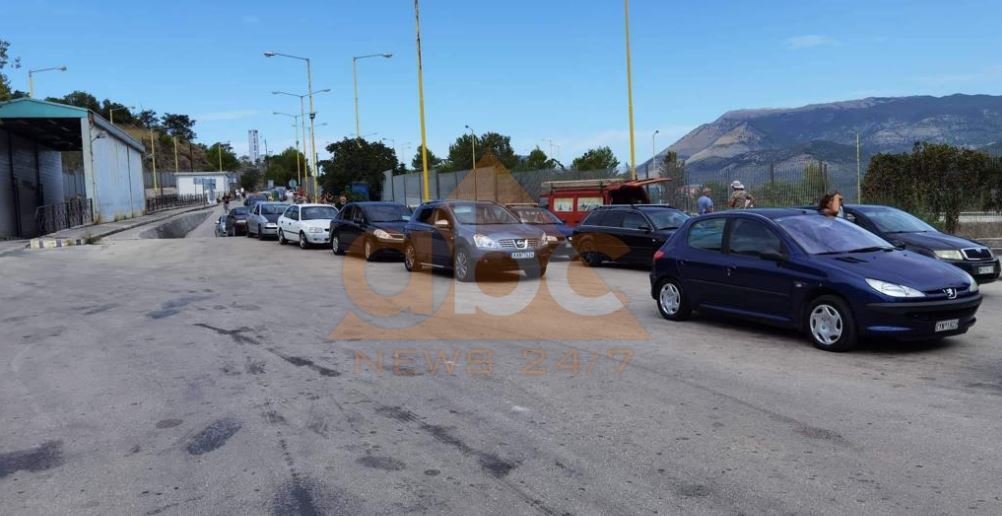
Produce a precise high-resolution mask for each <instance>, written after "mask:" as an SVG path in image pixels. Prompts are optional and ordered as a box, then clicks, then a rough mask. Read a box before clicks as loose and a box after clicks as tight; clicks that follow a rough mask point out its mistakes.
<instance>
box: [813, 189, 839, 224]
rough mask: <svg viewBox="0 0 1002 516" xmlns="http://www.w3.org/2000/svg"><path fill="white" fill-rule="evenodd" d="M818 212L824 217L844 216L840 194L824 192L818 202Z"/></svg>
mask: <svg viewBox="0 0 1002 516" xmlns="http://www.w3.org/2000/svg"><path fill="white" fill-rule="evenodd" d="M818 212H820V213H821V214H822V215H824V216H826V217H841V218H845V210H843V209H842V194H841V193H839V192H833V193H830V194H826V195H825V196H824V197H822V198H821V202H819V203H818Z"/></svg>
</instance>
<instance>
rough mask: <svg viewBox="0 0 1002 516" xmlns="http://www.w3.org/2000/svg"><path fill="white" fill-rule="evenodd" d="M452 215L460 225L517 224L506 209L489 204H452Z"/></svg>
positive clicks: (516, 220)
mask: <svg viewBox="0 0 1002 516" xmlns="http://www.w3.org/2000/svg"><path fill="white" fill-rule="evenodd" d="M452 213H454V214H455V215H456V221H458V222H459V223H460V224H518V223H519V222H518V219H516V218H515V216H514V215H512V213H511V212H510V211H508V208H505V207H504V206H498V205H496V204H489V203H476V204H474V203H472V202H470V203H465V202H464V203H454V204H452Z"/></svg>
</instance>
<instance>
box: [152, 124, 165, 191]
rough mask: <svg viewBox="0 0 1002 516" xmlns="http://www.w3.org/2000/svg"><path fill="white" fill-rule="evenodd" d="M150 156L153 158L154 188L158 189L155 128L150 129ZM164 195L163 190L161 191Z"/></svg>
mask: <svg viewBox="0 0 1002 516" xmlns="http://www.w3.org/2000/svg"><path fill="white" fill-rule="evenodd" d="M150 158H152V159H153V190H154V191H156V189H157V141H156V138H154V136H153V129H150ZM161 195H163V192H161Z"/></svg>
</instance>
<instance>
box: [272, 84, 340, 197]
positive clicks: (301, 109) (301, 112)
mask: <svg viewBox="0 0 1002 516" xmlns="http://www.w3.org/2000/svg"><path fill="white" fill-rule="evenodd" d="M330 91H331V89H330V88H324V89H322V90H317V91H313V92H310V93H304V94H302V95H298V94H296V93H289V92H287V91H273V92H271V94H272V95H288V96H290V97H297V98H299V117H300V118H299V120H300V123H301V124H302V126H303V156H306V108H305V107H304V106H303V102H304V99H305V98H306V97H309V96H310V95H311V94H317V93H330ZM312 134H313V124H312V122H311V124H310V135H311V137H312ZM296 140H297V142H298V140H299V137H298V136H297V137H296ZM296 150H297V151H298V150H299V143H296ZM314 152H316V147H314ZM306 161H307V165H306V166H307V176H309V159H307V160H306ZM313 165H314V167H316V156H314V162H313ZM316 172H317V171H316V168H314V174H316ZM297 176H298V173H297ZM297 180H298V181H300V186H303V185H302V178H297ZM313 186H314V187H316V183H314V185H313ZM303 188H304V189H305V188H306V187H305V186H303Z"/></svg>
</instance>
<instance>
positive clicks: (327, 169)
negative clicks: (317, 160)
mask: <svg viewBox="0 0 1002 516" xmlns="http://www.w3.org/2000/svg"><path fill="white" fill-rule="evenodd" d="M327 151H328V152H330V153H331V157H330V159H328V160H324V161H322V162H321V166H322V167H323V171H324V173H323V176H321V178H320V179H321V181H322V185H323V188H324V191H326V192H330V193H334V194H338V193H341V192H345V191H347V190H348V187H349V186H350V184H351V183H352V182H355V181H362V182H364V183H366V184H367V185H369V195H371V196H373V197H374V198H378V197H379V195H380V193H381V192H382V188H383V172H385V171H387V170H392V169H395V168H397V155H396V153H395V152H394V151H393V149H391V148H390V147H387V146H386V145H384V144H383V143H382V142H370V141H368V140H366V139H364V138H344V139H342V140H341V141H337V142H334V143H332V144H330V145H328V146H327Z"/></svg>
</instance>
